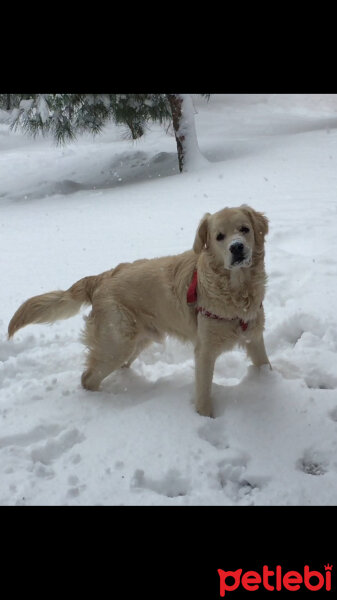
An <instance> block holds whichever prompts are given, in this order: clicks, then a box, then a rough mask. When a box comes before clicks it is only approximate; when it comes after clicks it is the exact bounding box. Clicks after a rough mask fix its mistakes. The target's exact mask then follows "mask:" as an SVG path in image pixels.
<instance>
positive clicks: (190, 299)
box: [186, 269, 248, 331]
mask: <svg viewBox="0 0 337 600" xmlns="http://www.w3.org/2000/svg"><path fill="white" fill-rule="evenodd" d="M197 285H198V271H197V270H196V269H195V271H194V272H193V277H192V281H191V283H190V286H189V288H188V290H187V296H186V300H187V304H193V303H194V302H197V299H198V298H197ZM196 312H197V313H199V312H200V313H201V314H202V315H203V316H204V317H208V318H209V319H218V320H219V321H235V319H238V318H239V317H233V318H231V319H229V318H226V317H219V315H215V314H214V313H211V312H209V311H208V310H206V308H203V307H202V306H197V307H196ZM240 327H241V329H242V331H246V329H247V327H248V323H247V322H246V321H243V320H242V319H240Z"/></svg>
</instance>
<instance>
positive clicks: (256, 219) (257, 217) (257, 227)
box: [241, 204, 268, 242]
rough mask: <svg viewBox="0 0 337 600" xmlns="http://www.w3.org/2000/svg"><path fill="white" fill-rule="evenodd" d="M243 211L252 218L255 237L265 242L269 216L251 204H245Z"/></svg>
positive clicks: (258, 240)
mask: <svg viewBox="0 0 337 600" xmlns="http://www.w3.org/2000/svg"><path fill="white" fill-rule="evenodd" d="M241 208H242V210H243V212H245V213H246V214H248V216H249V217H250V219H251V222H252V224H253V228H254V234H255V239H256V241H257V242H263V239H264V236H265V235H267V233H268V219H267V217H266V216H265V215H264V214H263V213H261V212H258V211H257V210H254V209H253V208H251V207H250V206H247V205H246V204H244V205H243V206H242V207H241Z"/></svg>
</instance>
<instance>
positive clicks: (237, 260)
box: [229, 256, 252, 269]
mask: <svg viewBox="0 0 337 600" xmlns="http://www.w3.org/2000/svg"><path fill="white" fill-rule="evenodd" d="M251 264H252V259H251V257H250V256H238V257H233V259H232V262H231V264H230V266H229V268H230V269H237V268H242V267H246V268H247V267H250V266H251Z"/></svg>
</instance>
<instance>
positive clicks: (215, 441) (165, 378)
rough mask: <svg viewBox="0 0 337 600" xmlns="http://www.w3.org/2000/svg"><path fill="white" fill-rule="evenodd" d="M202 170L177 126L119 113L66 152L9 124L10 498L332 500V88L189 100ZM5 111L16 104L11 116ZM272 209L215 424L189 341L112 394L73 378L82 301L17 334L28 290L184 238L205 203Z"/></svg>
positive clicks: (4, 292) (5, 146)
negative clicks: (260, 285)
mask: <svg viewBox="0 0 337 600" xmlns="http://www.w3.org/2000/svg"><path fill="white" fill-rule="evenodd" d="M195 104H196V108H197V111H198V113H197V114H196V129H197V134H198V142H199V146H200V150H201V152H202V154H203V155H204V156H205V157H206V158H207V159H208V163H206V164H205V165H204V166H203V167H202V168H200V169H198V170H192V171H191V172H187V173H184V174H179V173H178V171H177V158H176V148H175V140H174V137H172V136H169V135H166V133H165V131H164V130H163V129H162V128H160V127H159V126H154V127H153V128H152V129H151V131H150V132H149V133H147V135H146V136H145V137H144V138H143V139H141V140H139V141H137V142H136V143H131V142H129V141H127V140H125V139H124V138H123V130H122V129H120V128H118V127H115V126H113V125H109V126H107V127H106V129H105V130H104V133H103V134H102V135H101V136H99V137H97V138H96V139H92V138H91V137H90V136H84V137H81V138H79V140H78V141H77V143H73V144H70V145H68V146H66V147H63V148H59V147H55V146H54V145H53V144H52V143H51V141H50V140H48V139H40V138H39V139H36V140H33V139H31V138H28V137H25V136H24V135H21V134H20V133H13V132H9V131H8V127H7V125H5V124H4V123H2V124H0V232H1V233H0V253H1V282H2V285H1V292H0V294H1V313H0V386H1V388H0V503H1V504H2V505H66V504H69V505H91V504H94V505H96V504H103V505H120V504H126V505H250V504H255V505H299V504H302V505H317V504H320V505H328V504H336V502H337V391H336V389H337V370H336V364H337V362H336V351H337V317H336V301H337V294H336V292H337V235H336V230H337V95H241V96H237V95H217V96H211V99H210V101H209V103H207V102H206V101H205V100H202V99H198V100H195ZM2 116H3V113H2ZM242 203H247V204H250V205H251V206H253V207H254V208H255V209H257V210H261V211H264V212H265V213H266V214H267V216H268V218H269V220H270V233H269V235H268V237H267V245H266V269H267V273H268V275H269V281H268V289H267V295H266V298H265V302H264V306H265V312H266V332H265V342H266V348H267V352H268V354H269V357H270V360H271V363H272V365H273V371H272V372H270V371H266V370H264V369H262V370H261V371H260V372H259V371H258V370H257V369H255V368H254V367H252V366H250V365H249V363H248V361H247V359H246V357H245V354H244V353H243V352H242V351H241V350H237V351H234V352H231V353H229V354H224V355H223V356H222V357H221V358H219V360H218V362H217V364H216V370H215V377H214V384H213V395H214V405H215V415H216V418H215V419H208V418H203V417H200V416H199V415H198V414H197V413H196V412H195V410H194V406H193V401H192V398H193V389H194V384H193V378H194V373H193V369H194V367H193V350H192V347H191V346H189V345H183V344H181V343H180V342H178V341H176V340H173V339H167V341H166V343H165V344H164V345H160V344H154V345H153V346H152V347H151V348H149V349H147V350H146V351H144V352H143V354H142V355H141V356H140V357H139V358H138V359H137V360H136V361H135V363H134V365H133V367H132V368H131V369H130V370H129V371H127V370H123V371H120V372H116V373H115V374H113V375H111V376H110V377H109V378H108V379H106V381H105V382H104V384H103V391H102V392H97V393H90V392H86V391H85V390H83V389H82V388H81V386H80V375H81V372H82V365H83V359H84V348H83V346H82V345H81V344H80V343H79V341H78V338H79V334H80V331H81V327H82V317H83V313H84V314H85V313H86V312H88V310H86V311H83V313H82V315H78V316H77V317H75V318H73V319H71V320H69V321H63V322H58V323H55V324H54V325H52V326H47V325H34V326H28V327H26V328H25V329H22V330H21V331H19V332H18V334H17V335H16V336H15V337H14V340H12V341H10V342H9V341H7V338H6V333H7V325H8V321H9V319H10V318H11V316H12V314H13V313H14V311H15V310H16V309H17V308H18V306H19V304H20V303H21V302H22V301H23V300H25V299H27V298H28V297H30V296H32V295H35V294H40V293H43V292H48V291H50V290H53V289H57V288H59V289H66V288H68V287H69V286H70V285H71V284H72V283H74V282H75V281H76V280H78V279H80V278H81V277H83V276H85V275H89V274H95V273H99V272H101V271H103V270H106V269H109V268H111V267H113V266H114V265H116V264H118V263H119V262H120V261H126V260H134V259H137V258H142V257H153V256H160V255H166V254H172V253H178V252H182V251H184V250H186V249H188V248H190V247H191V245H192V243H193V240H194V234H195V230H196V227H197V224H198V222H199V220H200V218H201V217H202V215H203V214H204V213H205V212H206V211H209V212H214V211H216V210H219V209H221V208H223V207H224V206H237V205H240V204H242Z"/></svg>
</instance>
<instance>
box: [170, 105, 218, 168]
mask: <svg viewBox="0 0 337 600" xmlns="http://www.w3.org/2000/svg"><path fill="white" fill-rule="evenodd" d="M167 97H168V100H169V103H170V106H171V111H172V121H173V128H174V133H175V137H176V142H177V150H178V162H179V171H180V172H182V171H189V170H198V169H199V168H202V167H205V166H206V165H207V164H208V161H207V159H206V158H205V157H204V156H202V154H201V152H200V150H199V146H198V140H197V132H196V129H195V120H194V106H193V102H192V98H191V96H190V95H189V94H168V95H167Z"/></svg>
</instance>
